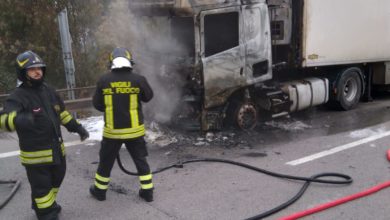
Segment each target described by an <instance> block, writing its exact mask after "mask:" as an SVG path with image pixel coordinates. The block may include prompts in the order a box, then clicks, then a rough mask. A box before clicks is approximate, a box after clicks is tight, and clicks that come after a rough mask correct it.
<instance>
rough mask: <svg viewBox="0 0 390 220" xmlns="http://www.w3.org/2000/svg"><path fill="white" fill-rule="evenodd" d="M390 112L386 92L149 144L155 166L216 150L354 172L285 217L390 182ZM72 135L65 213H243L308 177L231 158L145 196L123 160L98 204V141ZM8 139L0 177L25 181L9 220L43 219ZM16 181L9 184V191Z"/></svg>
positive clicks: (194, 168) (0, 138)
mask: <svg viewBox="0 0 390 220" xmlns="http://www.w3.org/2000/svg"><path fill="white" fill-rule="evenodd" d="M389 120H390V97H380V98H377V99H376V100H375V101H374V102H372V103H361V104H360V105H359V107H358V108H357V109H354V110H351V111H348V112H340V111H330V110H327V109H325V108H315V109H311V110H307V111H304V112H300V113H297V114H292V115H291V117H290V118H283V119H277V120H273V121H268V122H263V123H261V124H260V126H259V127H258V128H257V129H256V130H255V131H252V132H249V133H243V132H238V133H233V132H222V133H215V134H208V135H207V138H205V137H204V136H201V135H199V134H193V136H194V137H190V136H191V135H190V134H186V135H182V134H175V133H172V131H170V132H169V134H168V133H167V135H170V136H173V137H176V138H177V139H178V140H179V141H178V142H176V143H174V144H171V145H168V146H160V145H158V144H155V143H151V144H149V151H150V152H149V153H150V156H149V161H150V164H151V166H152V168H153V170H155V169H157V168H160V167H164V166H167V165H170V164H172V163H175V162H176V161H178V160H182V161H183V160H186V159H193V158H200V157H212V158H219V159H228V160H234V161H237V162H242V163H247V164H250V165H252V166H256V167H259V168H262V169H267V170H271V171H274V172H279V173H283V174H289V175H297V176H306V177H308V176H312V175H314V174H318V173H323V172H338V173H343V174H346V175H349V176H351V177H352V178H353V183H352V184H350V185H329V184H319V183H315V184H311V186H310V187H309V188H308V190H307V192H306V193H305V194H304V195H303V196H302V198H301V199H300V200H298V201H297V202H296V203H294V204H293V205H291V206H289V207H288V208H286V209H284V210H282V211H280V212H278V213H276V214H274V215H271V216H270V217H267V218H265V219H279V218H281V217H283V216H288V215H291V214H293V213H295V212H298V211H301V210H306V209H309V208H312V207H315V206H318V205H320V204H323V203H327V202H331V201H334V200H337V199H340V198H343V197H346V196H349V195H353V194H356V193H359V192H361V191H364V190H367V189H369V188H371V187H374V186H376V185H378V184H381V183H384V182H388V181H390V161H388V160H387V159H386V156H385V154H386V152H387V150H388V149H390V144H389V142H390V132H389V131H390V122H389ZM64 133H65V136H66V137H65V140H66V142H67V145H68V147H67V165H68V169H67V174H66V177H65V180H64V183H63V185H62V187H61V189H60V192H59V194H58V200H57V201H58V203H60V204H61V205H62V207H63V211H62V213H61V214H60V217H61V219H83V220H84V219H175V220H176V219H180V220H182V219H183V220H192V219H194V220H195V219H196V220H199V219H207V220H208V219H218V220H219V219H232V220H240V219H245V218H249V217H251V216H254V215H256V214H259V213H262V212H264V211H267V210H269V209H271V208H274V207H275V206H277V205H279V204H281V203H283V202H285V201H287V200H288V199H290V198H291V197H292V196H294V195H295V193H296V192H297V191H298V190H299V189H300V187H301V186H302V182H300V181H291V180H285V179H280V178H275V177H270V176H267V175H264V174H259V173H256V172H254V171H251V170H247V169H244V168H241V167H237V166H233V165H229V164H221V163H211V162H210V163H193V164H187V165H185V166H184V168H174V169H170V170H168V171H165V172H163V173H159V174H156V175H154V183H155V188H156V189H155V201H153V202H152V203H145V202H143V201H142V200H140V199H139V198H138V195H137V192H138V188H139V184H138V179H137V178H136V177H133V176H127V175H125V174H123V173H122V172H121V170H120V169H119V168H118V166H117V165H115V166H114V169H113V172H112V175H111V179H112V181H111V185H110V190H109V191H108V194H107V200H106V201H105V202H98V201H96V200H93V199H92V198H91V196H90V195H89V193H88V188H89V185H91V184H92V183H93V177H94V173H95V171H96V167H97V161H98V151H99V143H98V142H96V141H90V142H87V143H78V142H77V136H74V135H72V134H68V133H66V132H64ZM0 143H1V144H0V146H1V147H0V173H1V177H0V180H7V179H19V180H21V181H22V185H21V188H20V189H19V190H18V192H17V193H16V195H15V196H14V198H13V199H12V200H11V201H10V202H9V204H8V205H7V206H6V207H4V208H3V209H2V210H0V219H25V220H29V219H35V216H34V213H33V211H32V210H31V209H30V202H31V201H30V188H29V184H28V182H27V179H26V175H25V171H24V168H23V167H22V166H21V165H20V163H19V159H18V157H17V156H16V155H14V154H13V153H12V152H13V151H16V150H17V149H18V148H17V141H16V138H15V135H14V134H11V135H10V134H5V133H0ZM8 152H11V153H8ZM7 153H8V154H7ZM121 155H122V159H123V162H124V164H125V166H126V167H127V168H128V169H132V170H134V166H133V164H132V162H131V160H130V158H129V156H128V155H127V153H126V151H125V150H124V149H122V150H121ZM10 187H11V186H10V185H0V198H4V197H5V195H6V194H7V192H9V190H10ZM389 204H390V188H386V189H383V190H381V191H379V192H377V193H375V194H372V195H370V196H367V197H364V198H360V199H357V200H354V201H351V202H349V203H345V204H342V205H339V206H336V207H333V208H331V209H327V210H325V211H322V212H319V213H315V214H313V215H310V216H308V217H306V218H302V219H310V220H312V219H314V220H316V219H318V220H334V219H343V220H348V219H351V220H367V219H376V220H387V219H389V218H390V210H389Z"/></svg>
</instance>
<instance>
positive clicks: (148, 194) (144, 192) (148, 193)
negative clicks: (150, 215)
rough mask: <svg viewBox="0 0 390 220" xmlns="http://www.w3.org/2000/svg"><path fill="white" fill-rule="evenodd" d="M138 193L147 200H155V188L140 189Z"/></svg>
mask: <svg viewBox="0 0 390 220" xmlns="http://www.w3.org/2000/svg"><path fill="white" fill-rule="evenodd" d="M138 195H139V197H141V198H142V199H144V200H145V201H146V202H152V201H153V189H140V190H139V193H138Z"/></svg>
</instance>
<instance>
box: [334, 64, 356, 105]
mask: <svg viewBox="0 0 390 220" xmlns="http://www.w3.org/2000/svg"><path fill="white" fill-rule="evenodd" d="M361 94H362V80H361V78H360V73H359V69H357V68H350V69H347V70H346V71H344V72H343V73H342V74H341V77H340V79H339V80H338V82H337V99H336V100H337V101H336V107H338V108H340V109H342V110H350V109H353V108H355V107H356V106H357V104H358V103H359V100H360V97H361Z"/></svg>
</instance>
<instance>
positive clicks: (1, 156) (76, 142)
mask: <svg viewBox="0 0 390 220" xmlns="http://www.w3.org/2000/svg"><path fill="white" fill-rule="evenodd" d="M92 142H93V141H90V140H88V141H84V142H81V141H71V142H65V143H64V145H65V147H71V146H75V145H81V144H89V143H92ZM19 154H20V151H19V150H17V151H10V152H6V153H1V154H0V158H7V157H14V156H18V155H19Z"/></svg>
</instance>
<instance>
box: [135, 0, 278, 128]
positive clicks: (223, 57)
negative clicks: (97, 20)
mask: <svg viewBox="0 0 390 220" xmlns="http://www.w3.org/2000/svg"><path fill="white" fill-rule="evenodd" d="M150 2H151V3H150V4H149V5H148V1H131V7H132V8H133V9H135V10H134V11H138V12H139V13H141V14H142V13H143V14H144V15H146V14H148V13H149V14H153V16H154V17H157V16H156V15H158V16H161V18H162V19H163V18H164V17H168V16H169V17H171V19H170V25H171V33H170V34H171V35H172V36H171V37H172V39H176V41H178V42H180V43H179V44H180V45H186V48H189V49H190V50H193V52H192V54H193V57H192V59H191V60H192V63H191V64H190V65H191V66H192V68H191V69H192V72H191V73H189V76H187V77H185V78H187V79H189V80H190V81H192V82H190V83H188V84H186V86H187V88H185V90H187V91H190V92H189V93H187V94H185V95H184V96H183V102H187V103H186V105H187V106H188V105H190V106H193V108H194V109H196V110H192V111H190V112H192V113H193V112H194V111H196V112H198V114H199V115H198V116H197V117H195V118H198V120H200V121H199V125H200V127H201V129H202V130H212V129H221V128H222V126H223V121H224V118H225V117H226V112H227V111H228V106H227V104H228V102H229V101H230V100H229V99H230V98H231V97H232V95H234V94H235V93H236V92H237V91H241V90H242V89H243V88H247V87H248V86H253V85H255V84H258V83H261V82H264V81H266V80H269V79H272V54H271V30H270V21H269V19H270V16H269V12H268V6H267V5H266V3H265V0H247V1H241V0H228V1H220V0H208V1H200V0H198V1H188V0H181V1H160V3H159V4H158V3H156V1H150ZM180 24H182V25H180ZM183 24H186V25H183ZM175 30H176V31H175ZM179 32H181V33H179ZM183 33H186V34H183ZM190 35H193V36H190ZM183 36H185V37H183ZM187 55H189V57H191V52H190V53H188V54H187ZM189 68H190V67H189ZM188 86H189V87H192V88H188ZM248 95H249V93H247V94H246V96H248ZM248 98H249V97H248ZM191 102H192V103H191ZM247 107H248V108H251V106H247Z"/></svg>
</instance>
